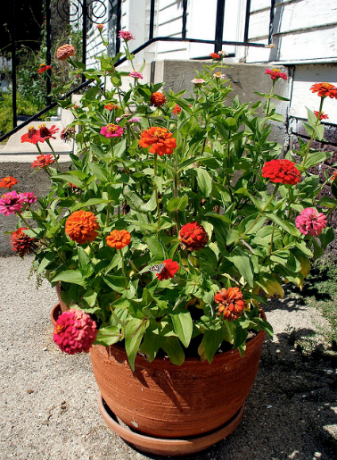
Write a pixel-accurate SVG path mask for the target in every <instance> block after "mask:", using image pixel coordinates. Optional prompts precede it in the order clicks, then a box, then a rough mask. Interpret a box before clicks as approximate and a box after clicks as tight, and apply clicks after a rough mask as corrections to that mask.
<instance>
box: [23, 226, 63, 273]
mask: <svg viewBox="0 0 337 460" xmlns="http://www.w3.org/2000/svg"><path fill="white" fill-rule="evenodd" d="M26 232H27V231H26V230H25V233H26ZM55 257H56V253H55V252H50V253H46V254H45V256H44V258H43V259H42V260H41V262H40V265H39V268H38V269H37V271H36V274H37V275H41V273H43V272H44V270H45V269H46V268H47V267H48V265H49V264H50V263H51V262H53V260H55Z"/></svg>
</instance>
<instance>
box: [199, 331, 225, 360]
mask: <svg viewBox="0 0 337 460" xmlns="http://www.w3.org/2000/svg"><path fill="white" fill-rule="evenodd" d="M222 341H223V333H222V331H221V329H218V330H211V331H205V333H204V337H203V339H202V342H201V343H202V348H203V350H202V349H200V347H199V354H200V352H201V351H203V352H204V355H205V356H206V359H207V361H208V362H209V363H210V364H211V362H212V361H213V357H214V355H215V353H216V352H217V351H218V349H219V347H220V345H221V343H222ZM201 359H203V356H201Z"/></svg>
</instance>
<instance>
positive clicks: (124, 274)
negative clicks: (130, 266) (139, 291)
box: [119, 249, 128, 289]
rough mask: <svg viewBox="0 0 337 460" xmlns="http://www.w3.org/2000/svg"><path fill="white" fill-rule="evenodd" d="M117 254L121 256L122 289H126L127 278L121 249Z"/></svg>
mask: <svg viewBox="0 0 337 460" xmlns="http://www.w3.org/2000/svg"><path fill="white" fill-rule="evenodd" d="M119 252H120V255H121V259H122V272H123V276H124V288H125V289H127V286H128V283H127V278H126V273H125V265H124V258H123V252H122V250H121V249H120V250H119Z"/></svg>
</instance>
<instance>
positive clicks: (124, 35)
mask: <svg viewBox="0 0 337 460" xmlns="http://www.w3.org/2000/svg"><path fill="white" fill-rule="evenodd" d="M118 37H119V38H121V39H122V40H124V41H125V42H128V41H129V40H134V39H135V37H134V36H133V35H132V33H131V32H129V31H128V30H120V31H119V34H118Z"/></svg>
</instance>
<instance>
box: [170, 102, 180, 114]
mask: <svg viewBox="0 0 337 460" xmlns="http://www.w3.org/2000/svg"><path fill="white" fill-rule="evenodd" d="M172 112H173V113H174V114H175V115H178V113H181V107H180V106H179V105H178V104H176V105H175V106H174V108H173V110H172Z"/></svg>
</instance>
